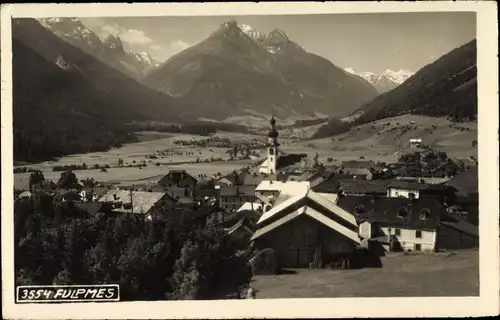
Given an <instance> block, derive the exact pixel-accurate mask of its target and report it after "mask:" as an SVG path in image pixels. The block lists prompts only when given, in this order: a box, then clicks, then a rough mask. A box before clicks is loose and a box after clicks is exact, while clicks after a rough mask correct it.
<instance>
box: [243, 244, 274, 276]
mask: <svg viewBox="0 0 500 320" xmlns="http://www.w3.org/2000/svg"><path fill="white" fill-rule="evenodd" d="M250 267H251V268H252V274H253V275H270V274H277V273H278V264H277V261H276V252H275V251H274V249H271V248H267V249H263V250H260V251H258V252H257V254H256V255H255V256H254V257H253V258H252V259H251V260H250Z"/></svg>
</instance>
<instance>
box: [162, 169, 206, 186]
mask: <svg viewBox="0 0 500 320" xmlns="http://www.w3.org/2000/svg"><path fill="white" fill-rule="evenodd" d="M188 180H190V181H192V182H195V183H196V182H198V180H196V178H194V177H193V176H192V175H190V174H189V173H187V171H186V170H170V171H169V172H168V173H167V174H166V175H165V176H163V178H161V179H160V180H159V181H158V184H161V185H164V184H168V182H170V181H172V182H174V183H175V184H179V183H180V182H187V181H188Z"/></svg>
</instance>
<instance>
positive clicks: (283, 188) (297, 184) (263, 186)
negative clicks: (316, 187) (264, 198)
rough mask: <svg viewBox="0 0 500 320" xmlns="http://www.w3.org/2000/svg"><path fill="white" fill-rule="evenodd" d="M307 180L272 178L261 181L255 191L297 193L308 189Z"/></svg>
mask: <svg viewBox="0 0 500 320" xmlns="http://www.w3.org/2000/svg"><path fill="white" fill-rule="evenodd" d="M309 186H310V183H309V181H286V182H282V181H274V180H264V181H262V182H261V183H260V184H259V185H258V186H257V188H255V191H278V192H284V193H290V194H298V193H302V192H304V190H307V189H309Z"/></svg>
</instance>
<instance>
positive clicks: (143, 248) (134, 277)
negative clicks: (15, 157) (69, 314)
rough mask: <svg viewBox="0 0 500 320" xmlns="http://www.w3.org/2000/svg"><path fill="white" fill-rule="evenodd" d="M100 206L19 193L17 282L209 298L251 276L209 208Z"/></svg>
mask: <svg viewBox="0 0 500 320" xmlns="http://www.w3.org/2000/svg"><path fill="white" fill-rule="evenodd" d="M102 211H104V212H103V213H97V214H95V213H88V212H87V211H85V210H84V209H82V208H80V207H79V206H77V205H75V204H74V203H71V202H62V201H61V200H60V199H57V198H53V197H52V196H49V195H43V194H38V195H37V196H36V197H34V198H32V199H31V200H25V201H17V202H16V203H15V234H14V236H15V245H16V251H15V269H16V285H23V284H24V285H27V284H30V285H43V284H53V283H54V284H104V283H115V284H119V285H120V292H121V299H122V300H165V299H170V300H176V299H210V298H213V296H214V295H215V294H217V292H218V290H228V289H227V288H231V290H236V287H238V286H239V285H240V284H242V283H244V282H246V281H248V279H249V276H250V273H249V269H248V267H247V265H246V262H245V261H243V260H241V259H239V258H238V257H237V256H236V255H235V252H236V250H237V249H238V248H237V247H236V246H235V245H234V244H233V243H232V242H231V241H230V239H228V238H227V237H226V235H225V232H224V229H223V228H222V225H221V224H219V223H218V221H217V219H215V218H213V217H212V216H209V217H208V218H207V221H206V222H204V223H200V222H199V221H198V220H197V219H195V218H193V217H194V215H195V213H194V212H190V211H189V210H187V211H184V212H178V213H175V214H173V213H172V212H170V213H167V212H159V213H158V214H157V216H156V217H157V218H156V219H154V220H153V221H146V220H145V219H144V217H142V216H140V215H132V214H112V213H110V212H109V211H106V210H104V209H103V210H102ZM167 217H168V218H167Z"/></svg>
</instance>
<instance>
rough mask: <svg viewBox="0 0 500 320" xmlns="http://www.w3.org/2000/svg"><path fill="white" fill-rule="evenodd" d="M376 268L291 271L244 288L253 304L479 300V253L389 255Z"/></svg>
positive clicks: (252, 283)
mask: <svg viewBox="0 0 500 320" xmlns="http://www.w3.org/2000/svg"><path fill="white" fill-rule="evenodd" d="M382 263H383V267H382V268H379V269H375V268H373V269H372V268H367V269H361V270H329V269H295V270H291V271H292V272H290V274H282V275H275V276H255V277H254V279H253V280H252V282H251V284H250V285H251V286H252V288H254V289H255V291H256V298H257V299H259V298H263V299H265V298H333V297H422V296H423V297H431V296H478V295H479V251H469V250H466V251H456V252H449V253H437V254H434V255H403V254H400V253H389V254H388V255H387V256H386V257H383V260H382ZM293 271H295V272H296V273H295V274H293Z"/></svg>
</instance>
